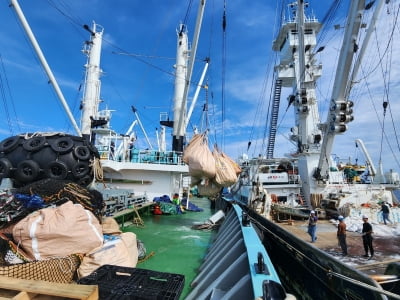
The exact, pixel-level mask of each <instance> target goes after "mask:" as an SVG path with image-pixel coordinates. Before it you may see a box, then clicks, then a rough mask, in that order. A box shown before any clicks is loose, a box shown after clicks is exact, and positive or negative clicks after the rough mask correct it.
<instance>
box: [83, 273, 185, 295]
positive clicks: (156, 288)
mask: <svg viewBox="0 0 400 300" xmlns="http://www.w3.org/2000/svg"><path fill="white" fill-rule="evenodd" d="M78 283H79V284H97V285H98V286H99V297H100V299H102V300H109V299H118V300H119V299H121V300H125V299H126V300H128V299H129V300H130V299H135V300H178V299H179V297H180V295H181V293H182V289H183V285H184V283H185V276H183V275H180V274H171V273H163V272H156V271H152V270H145V269H138V268H127V267H120V266H112V265H104V266H101V267H100V268H98V269H97V270H96V271H94V272H93V273H92V274H90V275H88V276H86V277H83V278H81V279H79V281H78Z"/></svg>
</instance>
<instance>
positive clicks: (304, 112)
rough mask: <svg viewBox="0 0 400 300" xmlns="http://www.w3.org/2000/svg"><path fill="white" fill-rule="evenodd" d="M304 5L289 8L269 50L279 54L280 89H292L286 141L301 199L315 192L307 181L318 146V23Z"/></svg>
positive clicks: (289, 98)
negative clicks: (290, 122)
mask: <svg viewBox="0 0 400 300" xmlns="http://www.w3.org/2000/svg"><path fill="white" fill-rule="evenodd" d="M304 6H305V4H304V1H297V2H293V3H291V4H290V5H289V9H290V10H291V13H292V17H291V18H290V19H289V21H288V22H286V24H284V25H283V26H282V28H281V30H280V32H279V34H278V37H277V38H276V40H275V41H274V43H273V50H275V51H280V63H279V65H278V66H276V71H277V72H278V76H277V77H278V79H279V80H282V86H283V87H289V88H292V94H291V95H290V96H289V97H288V101H289V105H292V106H293V109H294V114H295V126H294V127H293V128H292V129H291V131H292V135H291V137H290V138H291V140H292V141H294V142H295V143H296V145H297V153H296V155H297V157H298V169H299V172H300V174H299V175H300V177H301V178H302V179H303V196H304V198H305V199H310V195H311V193H312V192H313V191H315V190H317V189H318V187H317V186H316V183H315V181H313V180H310V178H312V173H313V171H314V169H315V166H316V165H317V163H318V159H319V156H320V147H321V145H320V142H321V130H320V129H319V122H320V117H319V112H318V102H317V99H316V91H315V86H316V84H315V82H316V80H317V79H318V78H319V77H320V76H321V69H322V67H321V65H317V64H316V62H315V58H314V55H315V53H314V52H313V50H314V48H315V46H316V35H317V33H318V31H319V30H320V28H321V24H320V23H319V22H318V21H317V20H316V19H315V18H307V17H306V16H305V15H304Z"/></svg>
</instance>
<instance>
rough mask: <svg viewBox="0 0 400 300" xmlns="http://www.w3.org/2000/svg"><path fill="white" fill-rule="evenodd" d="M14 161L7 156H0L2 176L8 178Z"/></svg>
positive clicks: (0, 172)
mask: <svg viewBox="0 0 400 300" xmlns="http://www.w3.org/2000/svg"><path fill="white" fill-rule="evenodd" d="M11 169H12V163H11V161H9V160H8V159H7V158H4V157H3V158H0V178H7V177H9V176H10V173H11Z"/></svg>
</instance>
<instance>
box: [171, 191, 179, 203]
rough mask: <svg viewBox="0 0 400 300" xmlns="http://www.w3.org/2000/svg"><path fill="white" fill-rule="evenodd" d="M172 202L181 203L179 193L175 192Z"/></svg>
mask: <svg viewBox="0 0 400 300" xmlns="http://www.w3.org/2000/svg"><path fill="white" fill-rule="evenodd" d="M172 203H174V204H175V205H180V204H181V200H180V199H179V194H178V193H175V194H174V196H173V197H172Z"/></svg>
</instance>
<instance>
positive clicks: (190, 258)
mask: <svg viewBox="0 0 400 300" xmlns="http://www.w3.org/2000/svg"><path fill="white" fill-rule="evenodd" d="M189 201H191V202H192V203H194V204H195V205H196V206H197V207H199V208H202V209H203V211H202V212H193V211H187V212H185V213H183V214H177V215H166V214H164V215H153V214H151V212H150V209H149V208H143V209H141V210H139V212H140V216H141V218H142V220H143V223H144V225H143V226H137V225H135V224H130V225H129V223H126V221H127V220H129V216H127V215H125V216H124V218H125V220H124V221H125V226H124V227H123V231H130V232H134V233H135V234H136V236H137V239H138V240H140V241H142V242H143V243H144V246H145V247H146V255H147V256H148V257H147V258H146V259H145V260H144V261H143V262H140V263H138V265H137V268H142V269H148V270H154V271H158V272H167V273H174V274H182V275H184V276H185V285H184V288H183V291H182V294H181V297H180V299H185V297H186V295H187V294H188V293H189V292H190V283H191V282H192V280H193V279H194V278H195V276H196V274H197V272H198V268H199V267H200V265H201V263H202V261H203V258H204V256H205V254H206V252H207V250H208V248H209V246H210V244H211V241H212V239H213V236H214V234H215V231H210V230H198V229H193V228H192V227H193V225H199V224H204V223H205V222H206V221H207V220H208V219H209V218H210V216H211V215H212V214H213V213H214V211H213V210H212V209H211V208H210V206H211V205H210V204H211V203H210V200H208V199H207V198H192V197H191V198H190V199H189ZM120 217H122V216H120ZM130 219H131V220H132V217H131V218H130ZM118 221H120V220H119V219H118Z"/></svg>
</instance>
